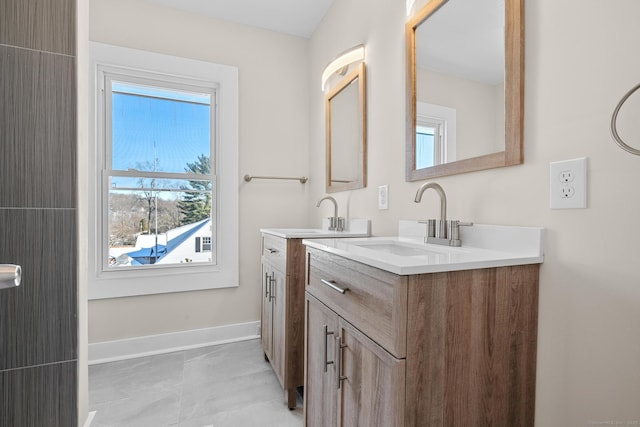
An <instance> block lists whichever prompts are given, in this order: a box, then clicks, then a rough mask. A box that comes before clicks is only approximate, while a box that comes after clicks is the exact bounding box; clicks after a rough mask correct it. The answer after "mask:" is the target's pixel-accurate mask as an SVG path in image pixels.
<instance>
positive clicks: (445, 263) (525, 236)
mask: <svg viewBox="0 0 640 427" xmlns="http://www.w3.org/2000/svg"><path fill="white" fill-rule="evenodd" d="M403 222H404V223H414V224H409V226H407V224H402V223H403ZM422 227H423V226H422V225H417V221H415V222H411V221H401V225H400V231H401V232H403V231H404V230H407V229H412V231H415V229H416V228H417V229H422ZM461 239H462V246H461V247H449V246H442V245H434V244H425V243H424V240H423V237H421V236H409V237H406V236H394V237H370V238H354V239H347V240H343V239H331V238H330V239H314V240H303V243H304V244H305V245H307V246H309V247H312V248H315V249H319V250H322V251H325V252H329V253H332V254H335V255H339V256H342V257H344V258H348V259H351V260H354V261H358V262H361V263H363V264H367V265H370V266H372V267H377V268H380V269H382V270H385V271H389V272H391V273H395V274H399V275H410V274H423V273H437V272H443V271H457V270H471V269H478V268H489V267H504V266H511V265H525V264H540V263H542V262H543V259H544V255H543V229H542V228H539V227H512V226H494V225H482V224H476V225H474V226H472V227H464V231H463V229H461ZM465 242H467V243H466V244H465Z"/></svg>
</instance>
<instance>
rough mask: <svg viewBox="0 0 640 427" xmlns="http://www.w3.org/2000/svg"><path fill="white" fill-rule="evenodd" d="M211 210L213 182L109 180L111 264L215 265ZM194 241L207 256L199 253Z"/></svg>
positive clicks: (122, 178) (142, 179) (213, 226)
mask: <svg viewBox="0 0 640 427" xmlns="http://www.w3.org/2000/svg"><path fill="white" fill-rule="evenodd" d="M211 212H212V182H211V181H210V180H176V179H165V178H153V179H152V178H130V177H111V178H110V186H109V218H108V264H109V266H110V267H138V266H148V265H156V264H157V265H167V264H184V263H213V264H215V263H216V248H215V242H216V239H215V231H216V229H215V223H214V222H213V221H212V217H211ZM196 240H198V241H202V242H203V243H204V242H206V243H207V244H208V247H207V251H206V252H204V251H196V243H195V242H196ZM203 246H204V244H203Z"/></svg>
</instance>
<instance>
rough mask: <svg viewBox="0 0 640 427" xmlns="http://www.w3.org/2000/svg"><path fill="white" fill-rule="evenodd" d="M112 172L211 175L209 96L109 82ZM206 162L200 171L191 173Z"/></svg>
mask: <svg viewBox="0 0 640 427" xmlns="http://www.w3.org/2000/svg"><path fill="white" fill-rule="evenodd" d="M111 89H112V98H111V103H112V111H111V121H112V123H111V132H112V133H111V145H112V147H111V150H112V151H111V158H112V161H111V167H112V169H113V170H122V171H126V170H132V169H133V170H140V171H159V172H178V173H182V172H185V171H188V172H193V173H210V171H211V167H210V159H211V95H210V94H206V93H204V94H203V93H191V92H185V91H180V90H173V89H167V88H157V87H152V86H145V85H136V84H132V83H123V82H115V81H114V82H112V84H111ZM200 156H202V157H203V158H206V160H207V164H206V167H205V168H204V170H203V169H202V168H200V169H198V168H190V167H189V166H190V165H192V164H193V162H194V160H195V159H199V158H200Z"/></svg>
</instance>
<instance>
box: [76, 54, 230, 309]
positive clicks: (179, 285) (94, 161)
mask: <svg viewBox="0 0 640 427" xmlns="http://www.w3.org/2000/svg"><path fill="white" fill-rule="evenodd" d="M90 67H91V68H90V78H91V81H90V93H91V94H92V98H93V99H92V100H91V103H90V106H91V108H92V111H91V114H90V128H91V131H92V132H91V135H93V138H94V139H93V141H92V143H91V144H90V149H89V152H90V157H91V159H90V164H91V165H92V172H93V173H92V174H91V176H92V177H93V180H92V181H93V182H91V183H90V185H91V186H92V188H94V189H95V191H93V192H91V191H90V192H89V194H90V200H89V203H90V206H89V214H90V215H91V216H90V218H93V219H94V221H91V220H90V221H89V222H90V223H93V224H94V226H93V227H90V230H89V251H90V253H89V257H90V260H93V262H94V268H93V270H94V271H95V276H93V277H92V278H91V280H90V283H89V299H100V298H114V297H121V296H133V295H146V294H157V293H166V292H180V291H191V290H200V289H213V288H226V287H234V286H238V282H239V279H238V272H239V268H238V70H237V68H236V67H231V66H226V65H219V64H213V63H208V62H203V61H197V60H192V59H185V58H180V57H174V56H169V55H163V54H157V53H153V52H147V51H140V50H136V49H129V48H123V47H119V46H111V45H106V44H102V43H90ZM105 72H106V73H109V74H124V75H126V76H131V77H132V78H136V77H142V78H149V77H153V78H154V79H155V80H158V81H162V82H167V83H168V84H169V85H174V87H176V88H177V89H179V88H180V87H183V88H184V87H185V85H186V86H192V85H194V84H195V85H196V86H198V87H206V88H210V89H211V90H212V92H215V96H214V97H212V103H211V108H212V109H215V112H214V117H215V118H216V123H212V127H213V129H214V130H215V132H216V133H215V141H216V143H215V147H214V148H213V149H212V152H211V158H212V165H211V167H212V175H215V176H212V178H213V181H212V184H213V186H214V188H215V190H214V194H213V197H214V200H213V204H214V206H215V208H216V209H219V212H217V214H214V218H213V220H214V221H216V226H215V229H216V230H217V233H216V235H215V236H214V237H215V239H216V255H217V257H216V258H217V262H216V263H215V264H213V263H202V264H189V263H187V264H175V265H166V266H153V267H151V268H140V267H136V268H135V269H120V268H117V269H114V268H109V267H108V264H107V261H106V257H105V254H104V251H103V249H102V248H104V247H106V241H105V239H107V234H106V225H107V224H106V221H107V216H108V212H107V210H108V203H107V202H108V199H107V197H108V191H109V188H108V172H107V173H105V169H107V168H106V163H105V162H106V159H108V158H110V157H109V156H107V152H106V150H107V149H110V147H107V146H108V141H107V140H106V133H105V111H104V102H103V99H102V96H103V95H102V94H103V92H102V83H103V82H104V73H105ZM214 100H215V102H214ZM108 168H109V169H110V168H111V165H108ZM135 173H136V174H138V175H139V174H140V173H139V172H135ZM90 188H91V187H90ZM212 243H213V242H212ZM105 266H106V268H105Z"/></svg>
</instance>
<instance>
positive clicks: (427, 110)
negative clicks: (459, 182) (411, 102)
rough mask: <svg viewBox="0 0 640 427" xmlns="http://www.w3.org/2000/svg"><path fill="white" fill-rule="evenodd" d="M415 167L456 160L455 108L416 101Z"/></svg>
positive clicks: (419, 167)
mask: <svg viewBox="0 0 640 427" xmlns="http://www.w3.org/2000/svg"><path fill="white" fill-rule="evenodd" d="M415 150H416V156H415V158H416V164H415V168H416V169H422V168H428V167H431V166H435V165H441V164H444V163H447V162H452V161H455V160H456V110H455V109H453V108H448V107H443V106H441V105H435V104H428V103H426V102H418V103H417V111H416V147H415Z"/></svg>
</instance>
